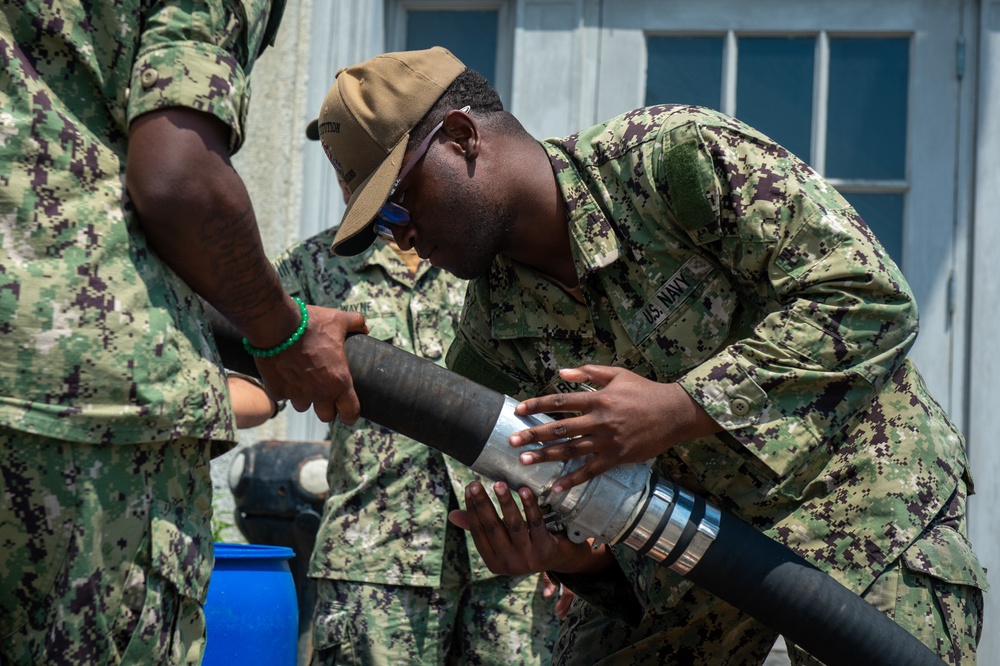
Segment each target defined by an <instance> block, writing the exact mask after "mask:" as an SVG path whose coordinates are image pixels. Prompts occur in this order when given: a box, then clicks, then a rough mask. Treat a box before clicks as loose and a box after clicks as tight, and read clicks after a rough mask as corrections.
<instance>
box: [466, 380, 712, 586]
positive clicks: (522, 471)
mask: <svg viewBox="0 0 1000 666" xmlns="http://www.w3.org/2000/svg"><path fill="white" fill-rule="evenodd" d="M516 406H517V401H516V400H514V399H513V398H511V397H509V396H505V397H504V404H503V406H502V408H501V410H500V416H499V418H497V421H496V425H495V426H494V428H493V431H492V432H491V433H490V435H489V438H488V439H487V441H486V444H485V445H484V446H483V449H482V451H481V452H480V454H479V456H478V457H477V458H476V460H475V461H474V462H473V463H472V465H471V467H472V469H473V470H475V471H476V472H478V473H479V474H481V475H483V476H484V477H487V478H489V479H492V480H494V481H503V482H505V483H506V484H507V485H509V486H511V487H512V488H522V487H525V486H527V487H528V488H530V489H531V490H532V492H534V493H535V496H536V497H537V498H538V502H539V504H540V505H541V507H542V509H543V510H544V511H545V512H546V516H545V519H546V523H547V524H548V527H549V529H550V530H552V531H565V533H566V536H567V537H569V539H570V540H571V541H574V542H576V543H581V542H583V541H586V540H587V539H593V540H594V541H595V544H602V543H608V544H618V543H623V544H624V545H626V546H628V547H630V548H632V549H634V550H636V551H637V552H638V553H639V554H640V555H646V556H648V557H651V558H653V559H654V560H656V561H657V562H663V563H664V564H666V565H667V566H669V567H670V568H672V569H673V570H674V571H677V572H678V573H680V574H686V573H687V572H688V571H690V570H691V569H692V568H694V566H695V565H696V564H698V561H699V560H700V559H701V557H702V555H704V554H705V551H706V550H708V547H709V546H710V545H711V544H712V542H713V541H714V540H715V538H716V536H718V534H719V524H720V519H721V514H720V512H719V509H717V508H716V507H715V506H713V505H711V504H709V503H708V502H706V501H705V500H704V499H703V498H701V497H698V496H696V495H694V494H693V493H691V492H690V491H688V490H686V489H684V488H681V487H679V486H677V485H676V484H674V483H672V482H670V481H667V480H662V479H659V478H657V476H656V475H655V474H653V473H652V471H651V468H650V464H649V463H635V464H628V465H620V466H618V467H614V468H612V469H610V470H608V471H607V472H605V473H603V474H601V475H599V476H596V477H594V478H593V479H591V480H589V481H587V482H586V483H583V484H580V485H578V486H574V487H573V488H570V489H569V490H568V491H566V492H564V493H560V494H558V495H554V494H553V493H552V486H553V484H554V483H555V482H556V480H558V479H560V478H562V477H563V476H566V475H567V474H570V473H571V472H573V471H574V470H576V469H577V468H579V467H581V466H582V465H583V464H584V462H585V461H584V459H581V458H573V459H571V460H567V461H564V462H543V463H535V464H533V465H523V464H521V462H520V459H519V456H520V455H521V454H522V453H524V452H525V451H530V450H533V449H537V448H541V446H542V445H539V444H529V445H526V446H523V447H517V448H515V447H512V446H511V445H510V443H509V439H510V436H511V435H512V434H514V433H515V432H518V431H520V430H524V429H526V428H530V427H532V426H535V425H540V424H543V423H547V422H550V421H552V419H551V418H550V417H548V416H545V415H543V414H536V415H532V416H518V415H517V414H515V413H514V408H515V407H516Z"/></svg>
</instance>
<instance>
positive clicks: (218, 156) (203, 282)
mask: <svg viewBox="0 0 1000 666" xmlns="http://www.w3.org/2000/svg"><path fill="white" fill-rule="evenodd" d="M227 133H228V129H227V128H226V127H225V126H224V125H222V123H221V122H219V121H218V120H216V119H215V118H213V117H211V116H208V115H206V114H202V113H199V112H195V111H189V110H184V109H179V110H177V109H175V110H168V111H163V112H156V113H150V114H146V115H144V116H141V117H140V118H138V119H136V121H135V122H134V123H133V124H132V128H131V132H130V144H129V161H128V172H127V182H128V184H129V193H130V195H131V196H132V200H133V202H134V204H135V206H136V209H137V211H138V213H139V220H140V223H141V225H142V227H143V230H144V231H145V233H146V236H147V238H148V240H149V243H150V245H151V246H152V247H153V249H154V250H155V251H156V252H157V254H159V255H160V256H161V257H162V258H163V260H164V261H165V262H166V263H167V264H168V265H169V266H170V267H171V268H172V269H173V270H174V271H176V272H177V274H178V275H180V276H181V278H183V279H184V280H185V281H186V282H187V283H188V284H189V285H190V286H191V288H192V289H194V291H195V292H197V293H198V294H199V295H201V296H202V297H203V298H205V300H207V301H208V302H209V303H211V304H212V305H214V306H215V307H216V308H217V309H218V310H219V311H220V312H221V313H222V314H223V315H224V316H225V317H226V318H227V319H229V320H230V321H231V322H232V323H233V324H234V325H235V326H236V327H237V328H239V329H240V331H242V332H243V333H244V335H246V336H247V338H249V339H250V341H251V342H252V343H254V344H255V345H257V346H260V347H269V346H273V345H274V344H277V343H278V342H280V341H281V340H283V339H284V338H286V337H287V336H288V335H289V333H290V332H291V331H293V330H295V327H296V326H297V325H298V317H299V315H298V308H297V307H296V306H295V304H294V303H293V302H292V301H291V299H290V298H289V297H288V296H287V295H286V294H285V291H284V289H283V288H282V287H281V282H280V280H279V279H278V275H277V273H276V272H275V271H274V269H273V267H272V266H271V263H270V262H269V261H268V259H267V256H266V254H265V252H264V249H263V245H262V243H261V239H260V234H259V232H258V230H257V221H256V218H255V216H254V213H253V206H252V205H251V203H250V197H249V195H248V194H247V191H246V188H245V187H244V185H243V181H242V179H241V178H240V176H239V174H238V173H237V172H236V171H235V169H233V167H232V164H231V163H230V162H229V157H228V154H227V152H226V151H227V147H226V146H227V136H228V134H227ZM165 144H168V145H169V146H170V150H167V151H165V150H164V149H163V146H164V145H165Z"/></svg>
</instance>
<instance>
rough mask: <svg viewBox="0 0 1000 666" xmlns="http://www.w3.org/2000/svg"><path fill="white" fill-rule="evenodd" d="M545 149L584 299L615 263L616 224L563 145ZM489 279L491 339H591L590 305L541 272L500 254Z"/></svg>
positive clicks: (551, 144)
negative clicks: (596, 276) (595, 277)
mask: <svg viewBox="0 0 1000 666" xmlns="http://www.w3.org/2000/svg"><path fill="white" fill-rule="evenodd" d="M566 141H569V140H566ZM542 147H543V148H544V149H545V152H546V153H547V154H548V156H549V161H550V163H551V165H552V171H553V173H554V174H555V177H556V183H557V186H558V188H559V192H560V195H561V196H562V197H563V200H564V201H565V202H566V217H567V224H568V225H569V233H570V247H571V250H572V252H573V263H574V266H575V267H576V272H577V275H578V276H579V278H580V284H581V285H582V287H583V294H584V298H585V299H586V298H588V294H587V287H586V284H587V279H588V278H589V277H590V276H591V275H592V274H593V273H595V272H597V271H599V270H600V269H602V268H604V267H606V266H608V265H610V264H612V263H614V262H615V261H617V260H618V258H619V256H620V255H621V245H620V242H619V240H618V237H617V236H616V235H615V232H614V226H613V225H612V224H611V222H610V220H609V219H608V217H607V216H606V215H605V214H604V211H603V209H602V208H601V207H600V206H599V205H598V204H597V201H596V200H595V199H594V196H593V195H592V194H591V192H590V190H589V189H588V188H587V186H586V184H585V181H584V179H583V177H582V176H581V174H580V171H579V170H578V167H577V164H576V163H575V162H574V160H573V158H572V157H571V156H570V153H569V152H568V150H567V148H566V146H565V144H564V142H563V141H556V140H548V141H546V142H543V143H542ZM487 279H488V280H489V289H490V303H491V304H492V307H491V309H490V320H491V321H490V325H491V329H492V335H493V337H495V338H497V339H506V338H518V337H551V338H567V337H574V336H576V337H581V336H582V337H590V336H591V335H592V333H591V332H592V331H593V323H592V321H593V318H592V316H591V314H590V309H589V306H585V305H582V304H580V303H578V302H577V301H576V300H574V299H573V297H571V296H570V295H569V294H567V293H566V292H565V291H563V290H562V289H560V288H559V287H558V286H557V285H556V284H555V283H554V282H552V281H551V280H549V279H547V278H546V277H545V276H543V275H542V274H540V273H538V272H536V271H534V270H532V269H530V268H528V267H526V266H524V265H521V264H517V263H515V262H513V261H511V260H510V259H508V258H507V257H506V256H503V255H501V256H498V257H497V258H496V260H494V262H493V265H492V266H491V268H490V274H489V277H488V278H487ZM588 302H589V299H588Z"/></svg>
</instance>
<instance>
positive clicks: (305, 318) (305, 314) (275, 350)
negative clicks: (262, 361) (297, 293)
mask: <svg viewBox="0 0 1000 666" xmlns="http://www.w3.org/2000/svg"><path fill="white" fill-rule="evenodd" d="M292 300H293V301H295V302H296V303H298V304H299V312H300V313H301V314H302V322H301V323H300V324H299V327H298V328H297V329H295V332H294V333H292V334H291V335H290V336H289V337H288V339H287V340H285V341H284V342H282V343H281V344H280V345H278V346H277V347H271V348H270V349H261V348H260V347H254V346H253V345H252V344H250V341H249V340H247V339H246V338H243V348H244V349H246V350H247V353H248V354H250V355H251V356H262V357H264V358H267V357H269V356H277V355H278V354H280V353H281V352H283V351H285V350H286V349H288V348H289V347H291V346H292V345H294V344H295V343H296V342H298V339H299V338H301V337H302V334H303V333H305V332H306V326H308V325H309V311H308V310H306V304H305V303H303V302H302V299H301V298H296V297H294V296H293V297H292Z"/></svg>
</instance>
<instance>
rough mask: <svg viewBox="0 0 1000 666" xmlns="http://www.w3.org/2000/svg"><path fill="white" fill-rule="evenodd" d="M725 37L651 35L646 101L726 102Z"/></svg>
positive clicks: (714, 105)
mask: <svg viewBox="0 0 1000 666" xmlns="http://www.w3.org/2000/svg"><path fill="white" fill-rule="evenodd" d="M722 43H723V42H722V37H647V38H646V52H647V57H648V58H649V65H648V68H647V70H646V105H647V106H648V105H652V104H695V105H698V106H707V107H709V108H712V109H720V108H721V106H722Z"/></svg>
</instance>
